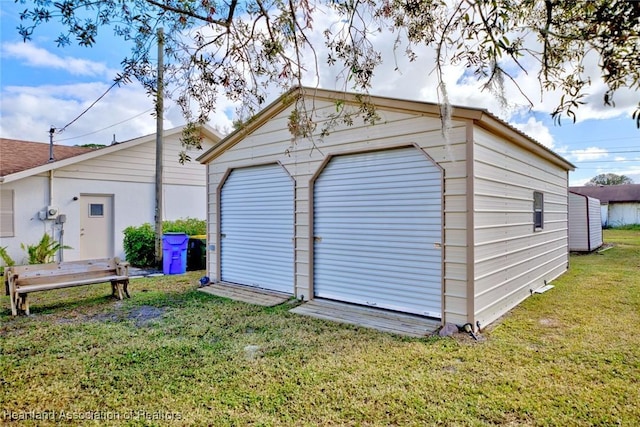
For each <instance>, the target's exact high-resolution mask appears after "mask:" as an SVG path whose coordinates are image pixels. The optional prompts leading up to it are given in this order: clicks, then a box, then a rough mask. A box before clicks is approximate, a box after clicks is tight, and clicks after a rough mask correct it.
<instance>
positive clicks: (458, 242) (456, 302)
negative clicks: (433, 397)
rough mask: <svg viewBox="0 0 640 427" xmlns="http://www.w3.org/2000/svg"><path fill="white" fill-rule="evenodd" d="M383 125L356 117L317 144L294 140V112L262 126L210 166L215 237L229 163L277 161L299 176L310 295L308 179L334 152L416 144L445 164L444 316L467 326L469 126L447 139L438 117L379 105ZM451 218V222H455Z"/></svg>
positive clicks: (298, 238)
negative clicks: (290, 126) (290, 128)
mask: <svg viewBox="0 0 640 427" xmlns="http://www.w3.org/2000/svg"><path fill="white" fill-rule="evenodd" d="M309 108H310V109H315V110H314V111H315V114H316V118H318V120H322V118H324V117H327V116H328V115H329V114H332V113H334V112H335V104H334V103H331V102H324V101H322V102H321V101H317V100H316V101H315V103H314V104H313V105H311V104H310V105H309ZM377 113H378V114H379V115H380V117H381V121H380V122H379V124H377V125H375V126H366V125H365V124H363V123H362V122H359V121H356V122H355V123H354V124H353V125H352V126H347V125H339V126H337V127H336V128H335V129H334V130H333V131H332V132H331V133H330V134H329V136H327V137H325V138H323V139H322V141H318V140H316V142H319V143H318V144H317V145H312V144H311V143H310V141H308V140H298V141H296V142H295V144H294V145H292V142H291V134H290V133H289V131H288V128H287V120H288V117H289V115H290V114H291V109H285V110H284V111H282V112H280V113H279V114H278V115H277V116H275V117H273V118H272V119H270V120H269V121H268V122H266V123H265V124H264V125H263V126H261V127H260V128H258V129H256V130H255V131H254V132H253V133H251V134H249V135H247V136H246V137H244V138H243V140H242V141H240V142H239V143H238V144H237V145H235V146H234V147H233V148H232V149H231V150H228V151H226V152H225V153H223V154H222V155H221V156H220V157H218V158H216V159H215V161H214V162H211V163H209V164H208V168H209V169H208V171H209V172H208V173H209V175H208V176H209V178H208V183H209V187H208V188H209V189H208V192H209V196H208V203H209V206H208V215H209V242H215V241H216V238H217V234H218V227H219V222H218V217H217V212H218V207H217V200H218V197H217V195H216V193H217V191H218V186H219V184H220V182H221V180H222V179H223V177H224V176H225V173H226V171H227V170H229V169H230V168H237V167H244V166H250V165H255V164H265V163H268V162H274V161H279V162H280V163H281V164H282V165H283V166H284V167H285V168H286V169H287V171H288V172H289V173H290V174H291V176H293V177H294V178H295V181H296V184H295V185H296V189H295V194H296V200H295V203H296V207H295V230H296V231H295V265H296V267H295V286H296V296H298V297H301V298H305V299H308V298H310V291H311V277H310V274H311V270H312V260H311V259H310V257H311V251H310V248H311V245H312V243H311V242H310V239H309V237H310V233H311V231H310V224H309V219H310V203H309V196H310V180H311V178H312V177H313V176H314V174H315V173H316V171H318V169H319V168H320V167H321V166H322V164H323V160H324V159H325V157H326V156H327V155H328V154H333V155H339V154H344V153H353V152H354V151H357V150H374V149H385V148H389V147H393V146H398V145H400V144H404V145H406V144H409V143H414V144H417V145H418V146H420V147H421V148H422V149H423V150H424V151H426V152H427V154H428V155H429V156H430V157H431V158H432V159H433V160H434V161H435V162H436V163H437V164H438V165H440V167H442V168H443V169H444V175H445V176H446V186H445V189H444V201H445V202H444V206H445V211H444V212H445V213H444V215H445V220H444V230H445V234H446V235H447V237H446V238H445V242H444V256H445V260H444V271H443V274H444V280H445V289H444V299H445V305H444V309H443V316H444V318H445V320H446V321H448V322H454V323H460V324H462V323H464V322H465V321H466V319H467V314H466V313H467V304H466V297H467V272H466V268H465V266H466V256H467V239H466V231H465V229H466V228H465V226H466V224H465V218H466V214H467V205H466V196H465V194H466V181H467V167H466V148H465V147H466V137H467V134H466V123H465V122H459V121H454V122H453V123H452V128H451V130H450V132H449V143H448V144H447V143H445V141H444V139H443V137H442V133H441V123H440V120H439V119H438V118H437V117H426V116H423V115H420V114H413V113H410V112H407V111H404V110H403V111H391V110H383V109H380V110H378V111H377ZM449 218H451V221H449ZM217 251H218V248H216V247H213V249H212V250H211V251H210V252H209V255H210V256H209V257H208V262H209V274H210V276H211V277H212V278H217V279H219V276H218V275H219V267H220V266H219V264H218V255H216V254H217V253H218V252H217Z"/></svg>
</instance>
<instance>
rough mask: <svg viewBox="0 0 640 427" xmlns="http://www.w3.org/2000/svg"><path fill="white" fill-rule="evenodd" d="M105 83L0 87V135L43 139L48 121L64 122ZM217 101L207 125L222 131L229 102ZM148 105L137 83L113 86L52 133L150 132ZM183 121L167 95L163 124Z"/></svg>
mask: <svg viewBox="0 0 640 427" xmlns="http://www.w3.org/2000/svg"><path fill="white" fill-rule="evenodd" d="M108 87H109V85H108V84H105V83H83V84H76V85H59V86H53V85H47V86H11V87H5V88H3V93H2V105H1V106H0V113H1V114H0V135H2V137H4V138H14V139H22V140H28V141H40V142H48V141H49V129H50V127H51V126H53V127H55V128H57V129H61V128H63V127H65V126H66V125H67V124H69V123H70V122H72V121H73V120H74V119H76V118H77V117H78V116H79V115H80V114H81V113H82V112H83V111H84V110H86V109H87V107H89V106H90V105H91V104H92V103H93V102H94V101H95V100H96V99H98V97H99V96H100V95H102V94H103V93H104V92H105V91H106V89H107V88H108ZM221 101H222V102H221V105H220V107H219V109H218V111H217V113H216V114H215V115H213V116H212V117H211V121H210V125H211V126H213V127H215V128H217V129H219V130H221V131H222V132H223V133H224V132H228V131H229V130H230V129H231V126H232V122H231V119H230V118H228V117H227V116H226V115H225V114H224V111H225V109H226V108H227V107H228V104H229V103H228V102H227V101H226V100H221ZM153 108H154V100H153V99H152V98H150V97H149V96H148V95H147V93H146V92H145V90H144V89H143V88H142V87H141V86H140V85H138V84H129V85H125V86H121V87H115V88H113V89H112V90H111V91H110V92H109V93H108V94H107V95H106V96H105V97H104V98H102V99H101V100H100V101H99V102H98V103H96V104H95V106H93V107H92V108H91V109H89V110H88V111H87V112H86V113H85V114H84V115H82V117H80V118H79V119H78V120H76V121H75V122H73V123H72V124H71V125H70V126H68V128H67V129H66V130H65V131H64V132H62V133H56V135H55V139H54V140H55V141H56V142H59V143H60V144H64V145H79V144H88V143H95V144H110V143H111V142H112V141H113V139H114V138H115V139H116V141H125V140H128V139H132V138H136V137H139V136H143V135H148V134H152V133H154V132H155V131H156V121H155V117H153V116H152V110H153ZM184 122H185V120H184V118H183V117H182V114H181V111H180V109H179V108H178V107H177V106H176V105H175V104H173V103H172V102H170V101H168V100H167V102H165V114H164V128H165V129H170V128H173V127H176V126H180V125H182V124H184Z"/></svg>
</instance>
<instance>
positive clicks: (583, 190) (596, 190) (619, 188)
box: [569, 184, 640, 204]
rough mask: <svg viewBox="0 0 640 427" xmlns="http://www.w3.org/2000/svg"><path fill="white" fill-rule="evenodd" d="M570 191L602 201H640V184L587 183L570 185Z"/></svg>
mask: <svg viewBox="0 0 640 427" xmlns="http://www.w3.org/2000/svg"><path fill="white" fill-rule="evenodd" d="M569 191H571V192H573V193H578V194H582V195H584V196H589V197H593V198H595V199H600V203H602V204H606V203H610V202H613V203H616V202H638V203H640V184H622V185H585V186H583V187H569Z"/></svg>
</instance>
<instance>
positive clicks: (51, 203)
mask: <svg viewBox="0 0 640 427" xmlns="http://www.w3.org/2000/svg"><path fill="white" fill-rule="evenodd" d="M47 206H53V169H51V170H50V171H49V202H48V203H47Z"/></svg>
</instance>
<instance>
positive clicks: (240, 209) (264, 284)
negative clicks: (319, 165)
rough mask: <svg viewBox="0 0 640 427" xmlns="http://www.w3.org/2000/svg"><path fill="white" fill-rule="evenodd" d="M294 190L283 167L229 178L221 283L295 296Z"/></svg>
mask: <svg viewBox="0 0 640 427" xmlns="http://www.w3.org/2000/svg"><path fill="white" fill-rule="evenodd" d="M293 189H294V185H293V180H292V179H291V177H290V176H289V175H288V174H287V172H286V171H285V170H284V169H283V168H282V167H281V166H280V165H275V164H274V165H266V166H256V167H247V168H239V169H234V170H233V171H232V172H231V173H230V174H229V176H228V177H227V179H226V181H225V182H224V184H223V186H222V189H221V191H220V278H221V280H222V281H225V282H230V283H238V284H241V285H249V286H255V287H259V288H263V289H269V290H273V291H279V292H284V293H293V288H294V281H293V268H294V265H293V264H294V263H293V252H294V250H293V233H294V228H293V215H294V202H293V191H294V190H293Z"/></svg>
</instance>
